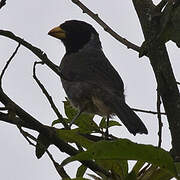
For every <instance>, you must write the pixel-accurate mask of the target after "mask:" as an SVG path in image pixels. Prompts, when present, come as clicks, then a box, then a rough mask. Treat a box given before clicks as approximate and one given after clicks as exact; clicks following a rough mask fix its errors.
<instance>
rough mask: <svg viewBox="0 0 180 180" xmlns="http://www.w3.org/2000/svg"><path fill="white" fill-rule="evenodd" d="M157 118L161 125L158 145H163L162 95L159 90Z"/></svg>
mask: <svg viewBox="0 0 180 180" xmlns="http://www.w3.org/2000/svg"><path fill="white" fill-rule="evenodd" d="M157 112H158V114H157V118H158V126H159V131H158V136H159V140H158V147H161V144H162V126H163V124H162V119H161V96H160V95H159V93H158V91H157Z"/></svg>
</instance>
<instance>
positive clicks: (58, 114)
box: [33, 62, 69, 129]
mask: <svg viewBox="0 0 180 180" xmlns="http://www.w3.org/2000/svg"><path fill="white" fill-rule="evenodd" d="M37 64H42V62H34V66H33V78H34V79H35V81H36V83H37V84H38V86H39V87H40V88H41V90H42V92H43V94H44V95H45V96H46V98H47V99H48V101H49V103H50V105H51V107H52V109H53V110H54V112H55V113H56V115H57V117H58V118H59V120H60V121H61V123H62V124H63V125H64V127H65V128H66V129H69V127H68V124H67V123H66V122H65V121H64V119H63V117H62V115H61V114H60V112H59V110H58V108H57V107H56V105H55V103H54V102H53V99H52V97H51V96H50V95H49V93H48V91H47V90H46V88H45V87H44V86H43V84H42V83H41V82H40V80H39V79H38V78H37V76H36V65H37Z"/></svg>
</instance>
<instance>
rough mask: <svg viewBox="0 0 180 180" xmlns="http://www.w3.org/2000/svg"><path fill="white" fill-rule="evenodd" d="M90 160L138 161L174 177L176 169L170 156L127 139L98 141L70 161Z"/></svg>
mask: <svg viewBox="0 0 180 180" xmlns="http://www.w3.org/2000/svg"><path fill="white" fill-rule="evenodd" d="M73 159H74V160H92V159H95V160H97V159H99V160H102V159H104V160H105V159H106V160H107V159H115V160H117V159H124V160H140V161H144V162H148V163H151V164H154V165H157V166H159V167H161V168H163V169H164V170H166V171H168V172H169V173H171V174H172V175H173V176H176V169H175V165H174V162H173V159H172V157H171V156H170V154H169V153H168V152H167V151H165V150H163V149H160V148H157V147H154V146H152V145H143V144H137V143H133V142H131V141H130V140H127V139H119V140H116V141H110V142H109V141H100V142H97V143H94V145H92V146H91V147H90V148H89V149H88V150H87V151H86V152H82V153H79V154H77V155H75V156H74V157H72V160H73Z"/></svg>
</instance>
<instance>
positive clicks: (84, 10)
mask: <svg viewBox="0 0 180 180" xmlns="http://www.w3.org/2000/svg"><path fill="white" fill-rule="evenodd" d="M71 1H72V2H73V3H74V4H76V5H77V6H78V7H80V8H81V9H82V11H83V13H86V14H88V15H89V16H90V17H92V18H93V19H94V20H95V21H96V22H97V23H98V24H99V25H100V26H101V27H103V29H104V30H105V31H106V32H108V33H109V34H110V35H111V36H113V37H114V38H115V39H116V40H118V41H119V42H121V43H122V44H124V45H125V46H127V48H128V49H133V50H135V51H137V52H140V47H138V46H137V45H135V44H133V43H131V42H130V41H128V40H126V39H125V38H123V37H121V36H119V35H118V34H117V33H116V32H115V31H113V29H112V28H110V27H109V26H108V25H107V24H106V23H105V22H104V21H103V20H102V19H101V18H99V16H98V14H95V13H93V12H92V11H91V10H90V9H88V8H87V7H86V6H85V5H84V4H83V3H82V2H80V1H79V0H71Z"/></svg>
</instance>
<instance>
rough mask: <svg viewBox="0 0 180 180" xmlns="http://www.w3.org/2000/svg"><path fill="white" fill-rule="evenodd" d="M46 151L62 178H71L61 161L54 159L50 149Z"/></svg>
mask: <svg viewBox="0 0 180 180" xmlns="http://www.w3.org/2000/svg"><path fill="white" fill-rule="evenodd" d="M46 153H47V154H48V156H49V158H50V159H51V161H52V162H53V165H54V167H55V168H56V170H57V172H58V174H59V175H60V176H61V177H62V178H67V179H70V176H69V175H68V174H67V173H66V171H65V170H64V168H63V167H62V166H61V165H60V164H59V163H57V162H56V161H55V160H54V158H53V156H52V154H51V153H50V152H49V151H48V150H46Z"/></svg>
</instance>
